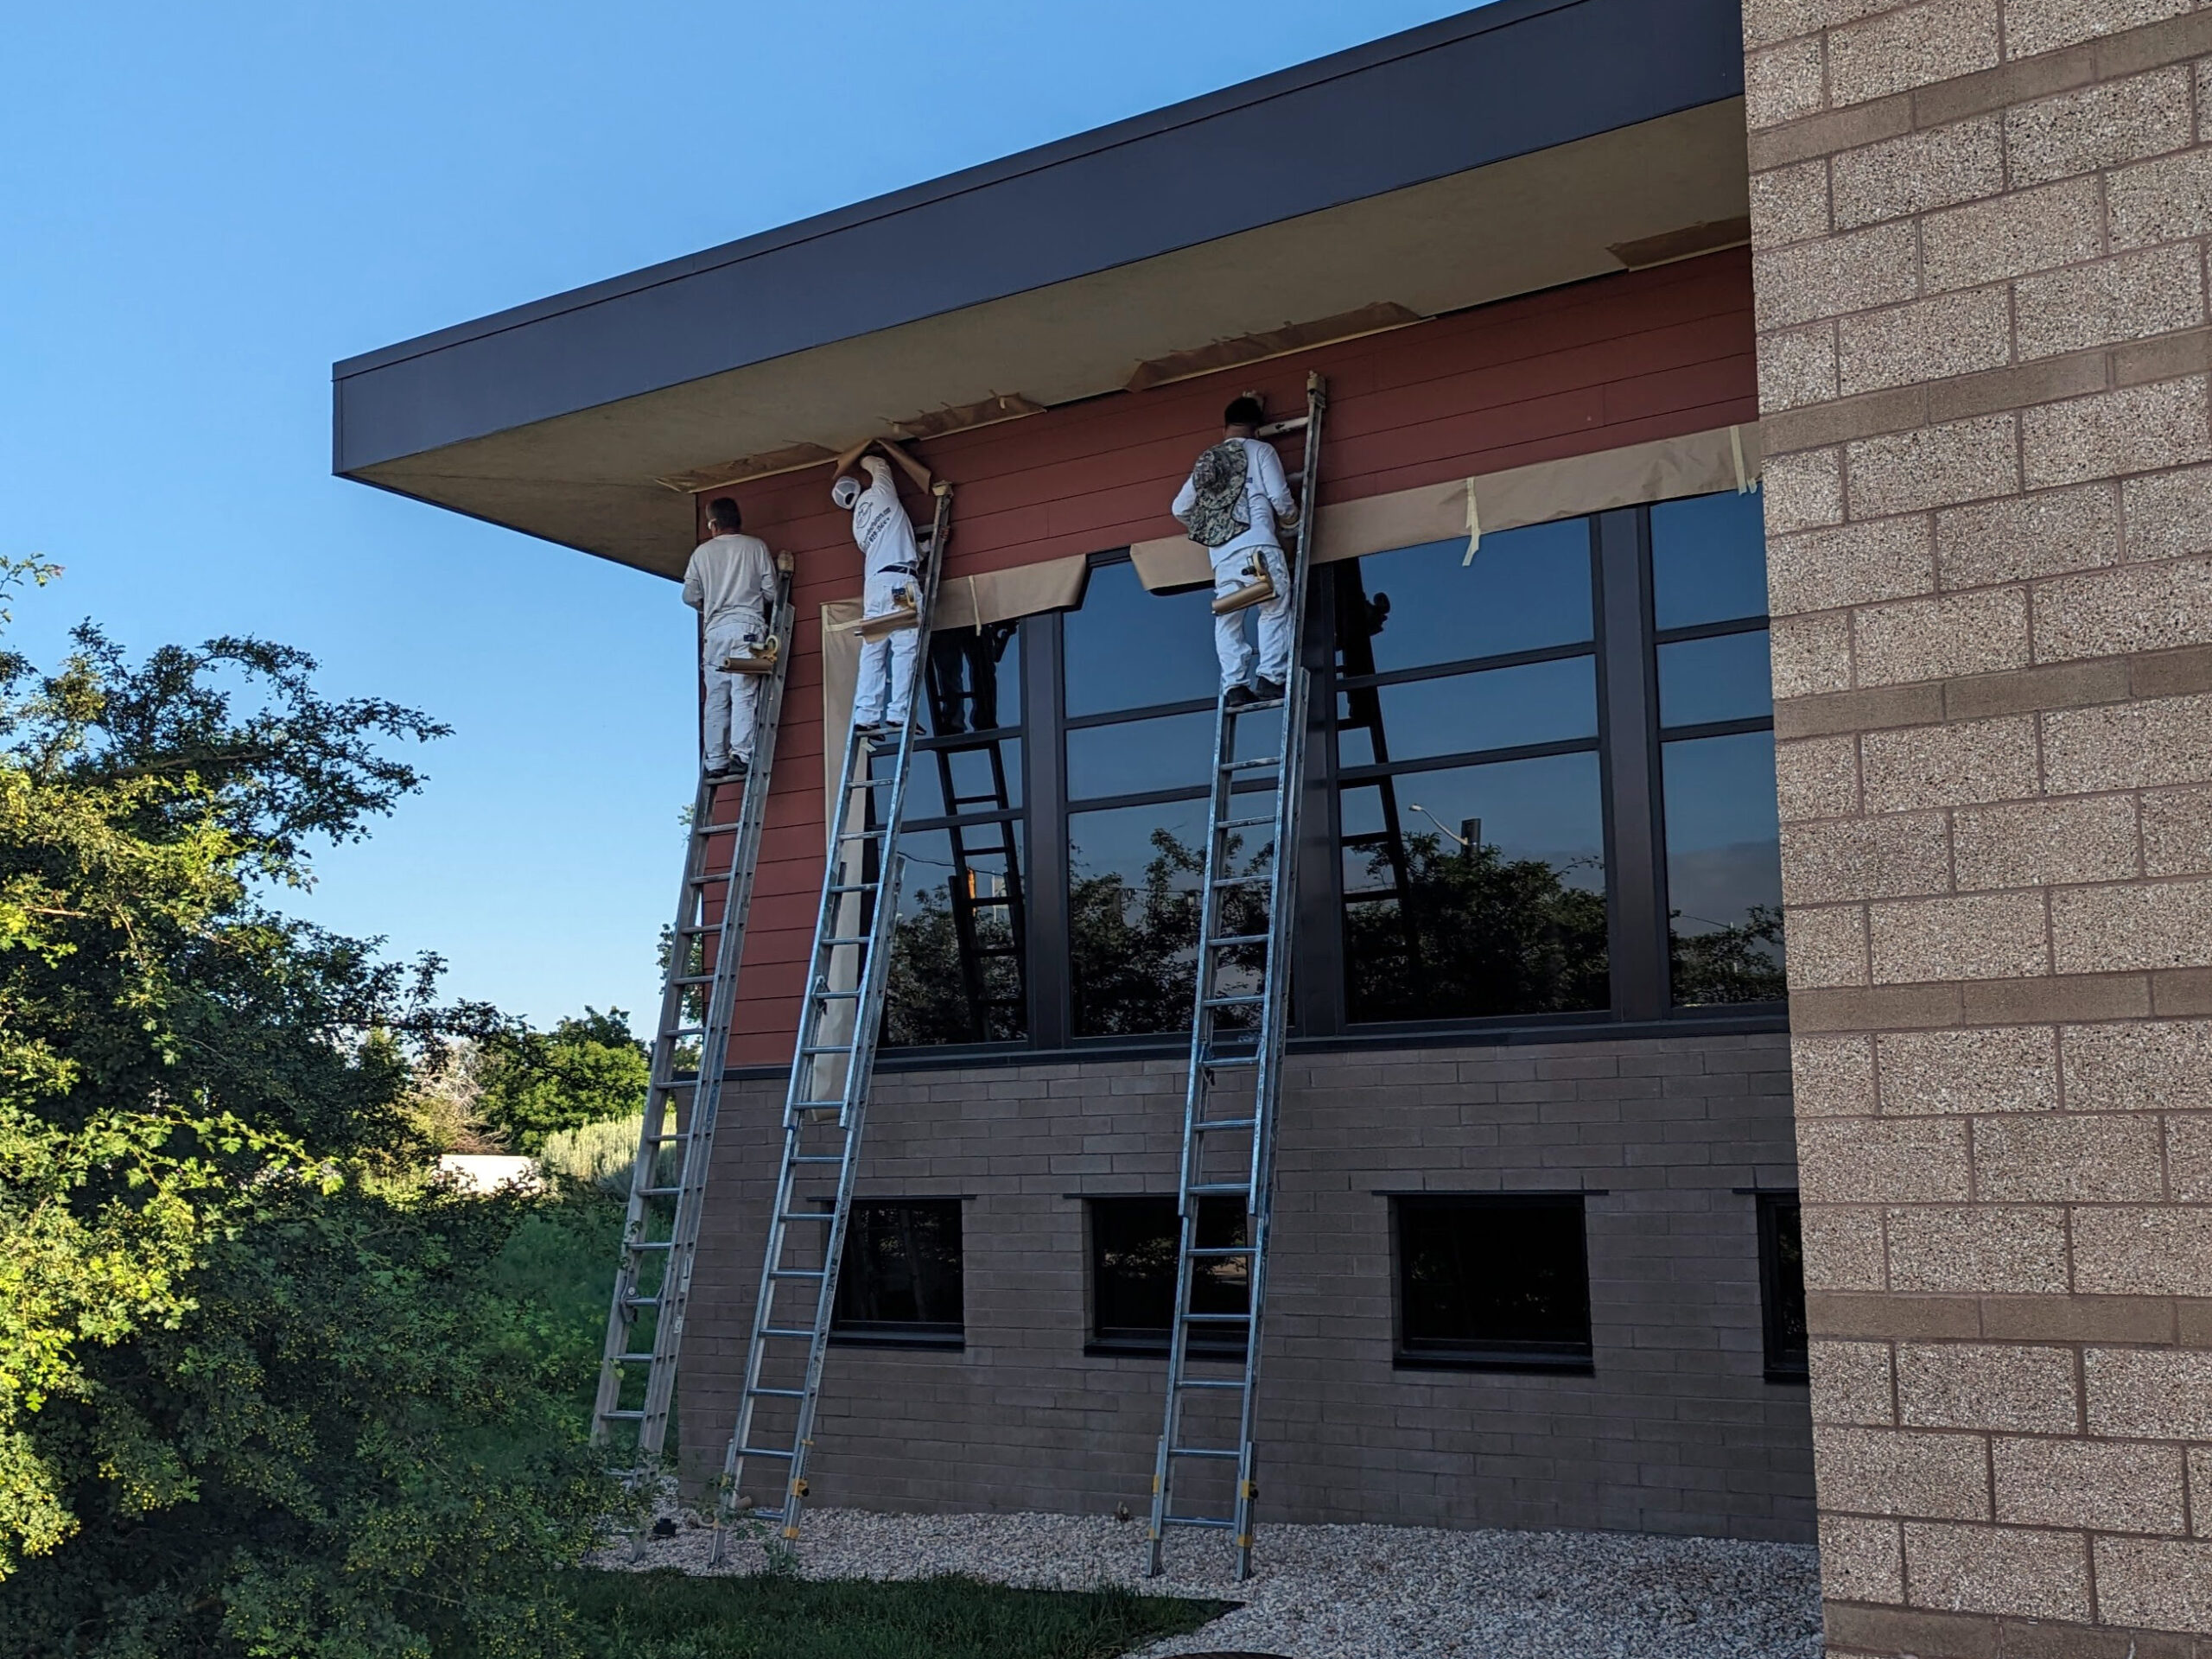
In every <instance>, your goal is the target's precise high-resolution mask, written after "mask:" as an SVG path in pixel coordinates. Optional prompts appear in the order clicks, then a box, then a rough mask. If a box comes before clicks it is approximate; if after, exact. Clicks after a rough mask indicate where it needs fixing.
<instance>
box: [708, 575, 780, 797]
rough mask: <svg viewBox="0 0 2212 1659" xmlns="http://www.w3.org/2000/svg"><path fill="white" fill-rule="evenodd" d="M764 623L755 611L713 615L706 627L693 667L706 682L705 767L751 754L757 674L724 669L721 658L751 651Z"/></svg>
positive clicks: (760, 637)
mask: <svg viewBox="0 0 2212 1659" xmlns="http://www.w3.org/2000/svg"><path fill="white" fill-rule="evenodd" d="M767 634H768V625H767V623H766V620H763V619H762V618H761V616H760V614H759V613H757V612H756V613H753V615H750V616H747V614H745V613H743V612H739V613H736V614H735V615H734V616H718V617H716V618H715V625H714V626H713V627H712V628H711V629H710V630H709V632H708V634H707V644H706V649H705V650H704V652H702V654H701V657H700V662H699V666H700V670H701V671H702V674H703V675H704V676H705V678H706V682H707V721H706V760H707V765H708V766H709V767H716V766H724V765H727V764H728V761H729V760H730V758H731V757H732V756H733V755H734V756H735V757H736V758H737V759H738V760H743V761H746V762H747V763H748V764H749V763H750V762H751V761H752V759H753V710H754V709H757V708H758V707H759V706H760V676H759V675H758V674H725V673H723V672H722V666H721V665H722V661H723V659H724V658H729V657H743V656H747V655H750V654H751V653H752V652H753V650H754V649H755V648H756V647H758V646H759V645H760V642H761V641H762V640H763V639H766V638H767Z"/></svg>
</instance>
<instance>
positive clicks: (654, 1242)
mask: <svg viewBox="0 0 2212 1659" xmlns="http://www.w3.org/2000/svg"><path fill="white" fill-rule="evenodd" d="M630 1248H631V1249H633V1250H672V1249H675V1248H676V1241H675V1240H674V1239H672V1238H662V1239H651V1238H641V1239H639V1241H638V1242H637V1243H634V1244H632V1245H631V1246H630Z"/></svg>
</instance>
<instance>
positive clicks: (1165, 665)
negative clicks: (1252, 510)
mask: <svg viewBox="0 0 2212 1659" xmlns="http://www.w3.org/2000/svg"><path fill="white" fill-rule="evenodd" d="M1064 638H1065V645H1064V647H1063V649H1064V651H1065V663H1066V670H1065V673H1066V697H1067V711H1068V713H1069V715H1071V716H1080V715H1097V714H1104V713H1107V712H1108V711H1109V710H1113V709H1149V708H1154V707H1156V706H1157V705H1159V704H1161V703H1168V702H1196V701H1204V702H1212V701H1213V700H1214V696H1215V694H1216V693H1217V692H1218V691H1219V690H1220V689H1221V669H1220V664H1218V663H1217V662H1216V661H1215V659H1214V654H1213V614H1212V612H1211V610H1210V609H1209V608H1208V594H1207V593H1206V592H1204V591H1202V592H1197V593H1189V594H1171V595H1166V596H1162V595H1160V594H1148V593H1147V592H1146V591H1145V588H1144V584H1143V583H1142V582H1140V581H1138V580H1137V568H1136V566H1135V564H1133V563H1130V562H1129V561H1128V560H1127V559H1120V560H1116V561H1115V562H1113V563H1109V564H1100V565H1095V566H1093V567H1092V569H1091V572H1090V582H1089V583H1088V584H1087V585H1086V586H1085V588H1084V594H1083V608H1082V609H1080V610H1077V611H1071V612H1070V613H1068V616H1067V620H1066V623H1065V635H1064ZM1154 787H1158V785H1154Z"/></svg>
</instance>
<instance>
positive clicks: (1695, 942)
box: [1660, 732, 1788, 1005]
mask: <svg viewBox="0 0 2212 1659" xmlns="http://www.w3.org/2000/svg"><path fill="white" fill-rule="evenodd" d="M1660 756H1661V766H1662V769H1663V783H1664V791H1665V794H1664V807H1665V814H1666V835H1667V909H1668V941H1669V956H1670V957H1671V958H1672V961H1673V973H1674V988H1675V1001H1676V1002H1677V1003H1681V1004H1685V1005H1690V1004H1700V1003H1716V1002H1764V1001H1776V1000H1777V999H1779V998H1781V997H1783V996H1784V995H1787V994H1788V985H1787V982H1786V980H1785V976H1784V973H1783V934H1782V848H1781V832H1780V827H1779V824H1778V823H1777V816H1778V815H1777V810H1776V807H1775V798H1774V734H1772V733H1771V732H1747V733H1744V734H1739V735H1738V736H1734V737H1704V738H1696V739H1692V740H1689V741H1682V742H1674V743H1668V744H1664V745H1662V747H1661V750H1660Z"/></svg>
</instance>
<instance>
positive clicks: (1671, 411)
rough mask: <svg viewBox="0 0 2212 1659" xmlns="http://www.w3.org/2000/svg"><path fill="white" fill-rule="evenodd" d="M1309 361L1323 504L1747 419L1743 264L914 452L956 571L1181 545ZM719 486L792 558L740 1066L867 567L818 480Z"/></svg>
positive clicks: (788, 936)
mask: <svg viewBox="0 0 2212 1659" xmlns="http://www.w3.org/2000/svg"><path fill="white" fill-rule="evenodd" d="M1308 369H1319V370H1320V371H1321V372H1323V373H1325V374H1326V375H1327V376H1328V377H1329V389H1330V409H1329V449H1328V454H1327V456H1326V458H1325V472H1324V474H1323V477H1322V480H1321V499H1322V501H1323V502H1324V503H1328V502H1332V501H1349V500H1357V499H1360V498H1361V497H1363V496H1370V495H1380V494H1384V493H1389V492H1390V491H1393V490H1404V489H1412V488H1415V487H1417V486H1421V485H1424V484H1433V483H1438V482H1442V481H1445V480H1451V479H1458V478H1465V477H1466V476H1468V475H1469V474H1478V473H1491V472H1498V471H1502V470H1503V469H1504V468H1506V467H1520V466H1525V465H1527V464H1528V463H1529V462H1532V461H1555V460H1559V459H1560V458H1562V457H1565V456H1568V455H1579V454H1591V453H1592V452H1594V451H1597V450H1601V449H1613V448H1620V447H1622V446H1624V445H1626V444H1631V443H1642V442H1646V441H1648V440H1650V439H1654V438H1664V437H1673V436H1677V435H1681V434H1683V433H1687V432H1697V431H1702V430H1705V429H1708V428H1711V427H1715V426H1725V425H1728V424H1730V423H1736V422H1751V421H1755V420H1757V419H1758V376H1757V372H1756V368H1755V364H1754V359H1753V355H1752V333H1751V261H1750V257H1749V255H1748V254H1747V253H1745V252H1744V251H1740V250H1738V251H1729V252H1726V253H1717V254H1710V255H1707V256H1706V257H1703V258H1700V259H1692V260H1685V261H1683V262H1682V263H1681V264H1674V265H1667V266H1663V267H1662V268H1660V269H1658V270H1648V271H1638V272H1633V273H1627V274H1624V275H1621V276H1618V277H1602V278H1599V279H1598V280H1596V281H1593V282H1587V283H1578V284H1576V285H1575V286H1573V287H1572V288H1566V289H1555V290H1553V291H1552V292H1549V293H1544V294H1535V295H1529V296H1525V297H1523V298H1521V299H1516V300H1509V301H1505V302H1502V303H1500V304H1497V305H1491V306H1484V307H1482V308H1479V309H1477V310H1473V311H1465V312H1461V313H1459V314H1458V315H1453V316H1449V317H1442V318H1439V319H1437V320H1436V321H1433V322H1427V323H1421V324H1419V325H1417V326H1415V327H1410V328H1404V329H1400V330H1398V331H1396V332H1395V333H1392V334H1377V335H1374V336H1372V337H1370V338H1369V339H1366V340H1349V341H1346V342H1345V343H1344V344H1343V345H1340V346H1325V347H1323V348H1321V349H1320V350H1319V351H1314V352H1310V353H1300V354H1299V355H1296V356H1293V357H1287V358H1282V359H1277V360H1276V361H1274V362H1269V363H1262V364H1256V365H1251V366H1249V367H1246V368H1242V369H1230V370H1224V372H1221V373H1218V374H1214V375H1209V376H1207V377H1205V378H1202V379H1197V380H1190V381H1185V382H1182V383H1181V384H1179V385H1172V386H1162V387H1160V388H1157V389H1155V390H1154V391H1147V392H1141V393H1137V394H1134V395H1130V394H1123V393H1116V394H1113V395H1110V396H1108V397H1096V398H1092V399H1090V401H1088V402H1085V403H1081V404H1071V405H1068V406H1067V407H1065V408H1062V409H1056V410H1050V411H1048V412H1047V413H1046V414H1043V415H1035V416H1029V417H1027V419H1023V420H1018V421H1009V422H1007V423H1004V424H1002V425H999V426H988V427H982V428H979V429H976V430H974V431H969V432H960V433H954V434H952V435H949V436H946V437H943V438H938V439H934V440H932V441H931V442H927V443H925V444H922V445H920V446H918V453H919V454H922V455H923V456H924V457H925V459H926V460H927V461H928V462H929V465H930V466H931V467H932V468H933V469H934V470H936V471H938V472H939V473H942V474H944V476H945V477H947V478H950V480H952V481H953V482H954V483H955V484H956V485H957V486H958V489H959V494H958V497H957V518H956V533H955V536H954V539H953V543H952V557H951V563H950V566H949V568H948V574H950V575H955V576H957V575H969V574H976V573H980V572H982V571H986V570H997V569H1005V568H1006V567H1007V566H1010V565H1017V564H1029V563H1035V562H1036V561H1039V560H1041V559H1052V558H1060V557H1064V556H1067V555H1069V554H1074V553H1095V552H1102V551H1105V550H1110V549H1114V548H1118V547H1124V546H1127V545H1128V543H1131V542H1135V541H1144V540H1148V539H1150V538H1151V537H1158V536H1172V535H1173V534H1175V533H1176V529H1177V526H1176V524H1175V521H1174V520H1173V518H1170V517H1169V516H1168V513H1167V504H1168V501H1169V500H1170V499H1172V498H1173V495H1174V493H1175V490H1176V487H1177V486H1179V484H1180V483H1181V482H1182V480H1183V475H1184V473H1185V469H1186V468H1187V467H1189V466H1190V463H1191V458H1192V456H1193V455H1195V454H1197V453H1198V451H1199V450H1200V449H1202V448H1205V446H1206V445H1207V444H1208V443H1211V442H1213V440H1214V439H1215V438H1217V436H1219V435H1220V416H1221V406H1222V404H1224V403H1225V402H1227V401H1228V399H1229V398H1230V397H1231V396H1232V395H1234V394H1235V393H1236V391H1241V390H1243V389H1245V388H1247V387H1257V388H1258V389H1259V390H1261V391H1262V392H1263V393H1264V394H1265V395H1266V397H1267V398H1268V404H1269V406H1270V408H1273V409H1276V410H1291V409H1293V408H1295V407H1298V406H1299V405H1300V404H1302V403H1303V401H1304V397H1305V381H1306V371H1307V370H1308ZM728 493H731V494H734V495H735V496H736V497H737V498H738V499H739V501H740V502H741V504H742V505H743V506H744V509H745V524H746V528H747V530H748V531H753V533H755V534H757V535H760V536H762V537H766V539H767V541H768V543H769V544H770V545H771V546H772V547H774V548H777V549H779V550H789V551H791V553H794V554H796V555H797V556H798V578H797V599H798V615H799V624H798V639H797V640H796V641H795V642H794V644H793V650H794V651H795V652H796V653H797V654H796V656H795V657H794V658H793V660H792V662H791V681H790V683H789V686H788V687H787V689H786V692H785V703H784V724H783V730H782V731H781V733H780V734H779V735H778V738H777V743H776V771H775V795H774V798H773V799H772V800H771V801H770V803H769V806H768V823H767V830H766V837H765V839H764V841H763V842H762V846H761V856H760V871H759V874H758V877H757V880H756V884H755V887H754V889H753V918H752V923H751V925H750V927H749V929H748V930H747V940H746V946H747V948H746V960H745V976H744V981H743V987H742V988H743V995H742V999H741V1002H740V1004H739V1007H738V1009H737V1014H736V1020H735V1023H734V1027H733V1028H732V1032H731V1036H730V1046H729V1059H730V1063H731V1064H733V1065H757V1064H776V1065H780V1064H784V1063H785V1062H787V1061H788V1060H789V1059H790V1058H791V1039H792V1032H793V1030H794V1028H795V1027H796V1025H797V1022H798V997H799V995H800V992H801V989H802V981H803V979H804V975H805V966H806V953H807V947H808V945H809V944H810V941H811V937H812V931H813V922H814V908H815V902H816V899H817V890H818V888H819V886H820V883H821V880H822V844H823V823H822V791H823V776H822V772H823V733H822V689H821V687H822V674H821V644H822V642H821V620H820V618H821V607H822V605H823V602H824V601H828V600H832V599H843V598H849V597H851V596H853V595H855V594H858V593H859V591H860V585H861V575H860V555H859V552H858V551H857V550H855V548H854V546H853V544H852V540H851V538H850V537H849V534H848V533H847V528H846V526H847V524H848V520H847V518H846V515H845V514H843V513H842V512H838V511H837V510H836V508H834V507H832V506H831V505H829V499H828V493H827V492H826V490H825V489H824V488H823V474H822V473H821V472H820V471H819V470H818V469H817V470H815V471H812V472H807V473H797V474H785V476H783V477H781V478H774V479H768V480H763V481H762V482H761V483H760V484H758V485H754V486H738V487H737V488H735V489H734V490H732V491H730V492H728ZM910 505H913V506H914V508H915V511H916V512H917V514H919V513H920V512H922V511H923V509H922V508H921V506H920V505H918V504H917V503H913V502H912V501H910Z"/></svg>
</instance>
